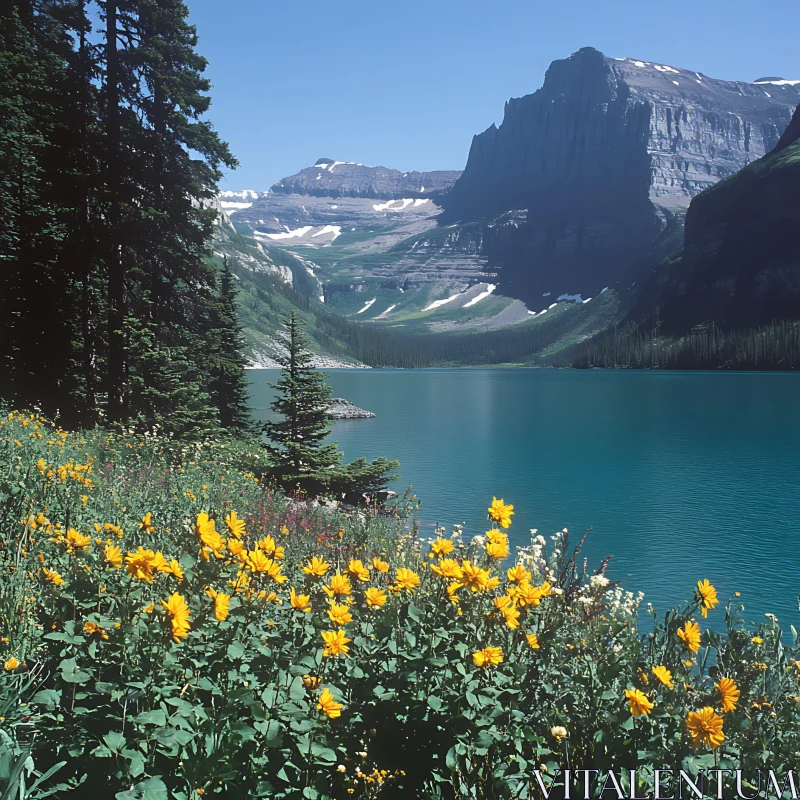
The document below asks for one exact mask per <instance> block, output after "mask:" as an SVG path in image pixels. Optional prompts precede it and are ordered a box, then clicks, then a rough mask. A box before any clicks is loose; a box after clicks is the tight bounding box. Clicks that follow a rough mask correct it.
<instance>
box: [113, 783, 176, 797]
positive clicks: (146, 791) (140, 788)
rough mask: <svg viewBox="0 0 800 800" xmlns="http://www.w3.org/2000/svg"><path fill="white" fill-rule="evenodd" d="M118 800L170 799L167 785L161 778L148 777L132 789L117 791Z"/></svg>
mask: <svg viewBox="0 0 800 800" xmlns="http://www.w3.org/2000/svg"><path fill="white" fill-rule="evenodd" d="M114 797H115V798H116V800H169V795H168V793H167V787H166V785H165V784H164V781H162V780H161V778H147V779H146V780H143V781H142V782H141V783H137V784H136V786H134V787H133V789H131V790H130V791H127V792H117V793H116V794H115V795H114Z"/></svg>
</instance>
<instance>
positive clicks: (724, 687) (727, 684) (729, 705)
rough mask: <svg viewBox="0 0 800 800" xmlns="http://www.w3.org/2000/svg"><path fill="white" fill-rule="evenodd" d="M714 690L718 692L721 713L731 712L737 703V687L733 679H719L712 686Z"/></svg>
mask: <svg viewBox="0 0 800 800" xmlns="http://www.w3.org/2000/svg"><path fill="white" fill-rule="evenodd" d="M714 688H715V689H716V690H717V691H718V692H719V697H720V703H721V704H722V711H723V712H726V711H733V710H734V709H735V708H736V704H737V703H738V702H739V694H740V692H739V687H738V686H737V685H736V681H734V680H733V678H720V680H719V681H718V682H717V683H715V684H714Z"/></svg>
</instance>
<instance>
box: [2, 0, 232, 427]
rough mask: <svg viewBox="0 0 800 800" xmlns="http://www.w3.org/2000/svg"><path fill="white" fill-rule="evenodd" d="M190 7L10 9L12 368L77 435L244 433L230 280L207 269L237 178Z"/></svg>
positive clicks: (105, 1)
mask: <svg viewBox="0 0 800 800" xmlns="http://www.w3.org/2000/svg"><path fill="white" fill-rule="evenodd" d="M187 15H188V9H187V8H186V6H185V5H184V4H183V3H182V2H180V0H159V2H158V3H153V2H148V1H147V0H98V2H87V0H24V1H21V2H13V3H6V4H3V5H2V11H0V87H1V88H0V108H1V109H2V113H0V176H2V180H0V267H2V272H0V370H1V371H2V374H3V385H2V392H3V395H4V396H5V398H6V399H7V400H9V401H11V402H12V403H14V404H16V405H18V406H27V407H30V406H36V407H38V408H41V409H42V410H44V411H45V412H46V413H48V414H51V415H52V414H57V413H58V414H60V415H61V418H62V419H63V420H65V422H66V423H67V424H69V425H77V424H80V425H92V424H94V423H96V422H98V421H100V420H105V421H107V422H110V423H142V424H146V425H152V424H153V423H154V422H156V421H159V422H160V423H161V424H163V425H166V426H168V427H170V428H172V429H174V430H175V431H176V432H178V433H180V432H184V431H188V430H200V429H213V428H217V427H219V426H223V427H233V428H236V427H237V426H239V425H240V424H242V419H241V416H242V415H241V413H240V412H241V411H242V407H243V406H242V402H243V395H242V391H243V373H242V364H241V362H240V355H239V352H238V348H239V334H238V327H237V322H236V319H235V316H232V315H233V314H235V307H234V303H233V300H232V292H233V285H232V279H231V278H230V276H227V277H226V276H225V275H224V274H217V273H216V272H215V271H214V269H213V268H212V266H211V265H210V264H209V262H208V259H207V258H206V256H207V253H208V243H209V241H210V238H211V235H212V230H213V223H214V220H215V218H216V211H215V209H214V208H213V206H212V202H213V199H214V198H215V196H216V193H217V181H218V180H219V179H220V177H221V174H222V173H221V170H222V169H223V168H225V167H233V166H235V163H236V162H235V160H234V158H233V156H232V155H231V153H230V151H229V150H228V147H227V145H226V144H225V143H224V142H223V141H222V140H221V139H220V138H219V137H218V135H217V134H216V133H215V131H214V129H213V127H212V126H211V124H210V123H209V122H208V121H207V119H206V117H205V115H206V112H207V110H208V108H209V105H210V100H209V97H208V93H207V92H208V89H209V83H208V80H207V79H206V78H205V77H204V75H203V72H204V69H205V66H206V62H205V60H204V59H203V58H202V57H201V56H200V55H198V53H197V52H196V44H197V37H196V34H195V31H194V28H193V27H192V26H191V25H189V24H188V22H187Z"/></svg>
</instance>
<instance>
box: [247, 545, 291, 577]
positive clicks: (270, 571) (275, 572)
mask: <svg viewBox="0 0 800 800" xmlns="http://www.w3.org/2000/svg"><path fill="white" fill-rule="evenodd" d="M245 566H246V567H247V569H249V570H250V571H251V572H254V573H255V572H258V573H262V574H265V575H267V577H269V578H272V579H273V580H274V581H276V582H277V583H285V582H286V581H287V580H288V579H289V578H288V577H287V576H286V575H283V574H282V573H281V565H280V564H279V563H278V562H277V561H275V560H274V559H272V558H270V557H269V556H267V555H266V554H265V553H264V551H263V550H250V551H249V552H248V553H247V555H246V556H245Z"/></svg>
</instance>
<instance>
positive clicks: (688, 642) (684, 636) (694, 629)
mask: <svg viewBox="0 0 800 800" xmlns="http://www.w3.org/2000/svg"><path fill="white" fill-rule="evenodd" d="M678 638H679V639H680V640H681V641H682V642H683V647H684V649H685V650H688V651H689V652H690V653H696V652H697V651H698V650H699V649H700V626H699V625H698V624H697V623H696V622H692V621H691V620H689V621H688V622H687V623H686V625H684V626H683V628H679V629H678Z"/></svg>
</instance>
